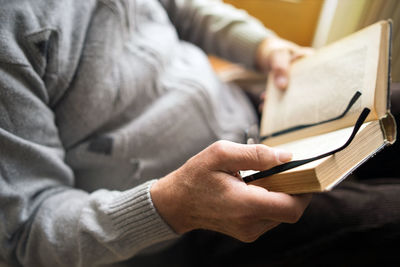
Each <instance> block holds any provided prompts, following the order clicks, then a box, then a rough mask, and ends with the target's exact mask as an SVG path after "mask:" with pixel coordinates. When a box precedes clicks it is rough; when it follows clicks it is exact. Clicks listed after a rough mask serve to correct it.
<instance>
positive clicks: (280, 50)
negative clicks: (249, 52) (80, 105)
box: [256, 36, 313, 90]
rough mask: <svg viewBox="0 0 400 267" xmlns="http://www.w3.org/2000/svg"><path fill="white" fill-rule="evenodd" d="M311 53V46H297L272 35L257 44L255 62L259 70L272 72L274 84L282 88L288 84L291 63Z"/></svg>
mask: <svg viewBox="0 0 400 267" xmlns="http://www.w3.org/2000/svg"><path fill="white" fill-rule="evenodd" d="M312 53H313V49H312V48H309V47H302V46H298V45H297V44H295V43H292V42H290V41H287V40H284V39H281V38H279V37H276V36H272V37H268V38H266V39H265V40H264V41H263V42H261V44H260V45H259V46H258V49H257V53H256V64H257V67H258V68H259V69H260V70H261V71H264V72H272V75H273V77H274V82H275V85H276V86H277V87H278V88H280V89H282V90H284V89H286V88H287V86H288V84H289V70H290V65H291V63H292V62H293V61H295V60H296V59H299V58H301V57H303V56H306V55H310V54H312Z"/></svg>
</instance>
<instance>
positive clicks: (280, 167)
mask: <svg viewBox="0 0 400 267" xmlns="http://www.w3.org/2000/svg"><path fill="white" fill-rule="evenodd" d="M360 96H361V92H359V91H357V92H356V94H355V95H354V96H353V98H352V99H351V101H350V103H349V105H348V106H347V108H346V110H345V111H344V112H343V113H342V114H341V115H339V116H337V117H335V118H333V119H329V120H325V121H323V122H320V123H314V124H305V125H300V126H296V127H291V128H289V129H294V128H296V129H303V128H306V127H311V126H314V125H319V124H322V123H327V122H330V121H333V120H337V119H340V118H342V117H344V115H346V113H347V112H348V111H349V110H350V108H351V107H352V106H353V104H354V103H355V102H356V101H357V99H358V98H359V97H360ZM369 113H370V109H369V108H364V109H363V111H362V112H361V114H360V116H359V117H358V119H357V121H356V123H355V125H354V128H353V132H352V133H351V135H350V137H349V139H348V140H347V141H346V143H345V144H343V145H342V146H341V147H339V148H337V149H334V150H332V151H329V152H327V153H324V154H321V155H319V156H315V157H312V158H308V159H303V160H294V161H290V162H287V163H284V164H281V165H278V166H275V167H273V168H271V169H269V170H265V171H260V172H257V173H254V174H252V175H249V176H245V177H243V181H244V182H246V183H249V182H251V181H255V180H258V179H261V178H265V177H268V176H271V175H273V174H276V173H279V172H283V171H287V170H290V169H293V168H296V167H299V166H301V165H304V164H307V163H310V162H312V161H315V160H319V159H322V158H325V157H328V156H330V155H333V154H335V153H337V152H339V151H341V150H343V149H345V148H346V147H347V146H348V145H350V143H351V142H352V141H353V139H354V137H355V136H356V134H357V132H358V131H359V130H360V128H361V126H362V125H363V123H364V122H365V120H366V119H367V117H368V115H369ZM298 127H301V128H298ZM289 129H287V130H289ZM250 130H251V129H250ZM287 130H286V132H285V133H287V132H290V131H294V130H290V131H287ZM253 131H254V129H253ZM280 132H283V131H280ZM250 138H251V140H253V141H254V140H255V139H253V138H254V137H249V138H248V139H247V140H250ZM260 139H261V138H260ZM264 140H265V139H264Z"/></svg>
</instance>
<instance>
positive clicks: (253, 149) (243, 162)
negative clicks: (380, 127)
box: [205, 141, 292, 173]
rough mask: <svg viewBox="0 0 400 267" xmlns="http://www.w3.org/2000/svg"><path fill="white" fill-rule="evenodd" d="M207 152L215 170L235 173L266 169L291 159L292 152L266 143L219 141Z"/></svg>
mask: <svg viewBox="0 0 400 267" xmlns="http://www.w3.org/2000/svg"><path fill="white" fill-rule="evenodd" d="M205 152H206V153H207V154H208V155H207V158H208V159H209V160H210V161H209V162H210V167H211V168H212V169H213V170H218V171H224V172H229V173H235V172H237V171H240V170H266V169H270V168H272V167H274V166H276V165H279V164H282V163H284V162H287V161H289V160H290V159H291V158H292V154H291V153H289V152H286V151H283V150H280V149H274V148H271V147H268V146H266V145H262V144H257V145H243V144H238V143H233V142H229V141H218V142H216V143H214V144H212V145H211V146H210V147H208V148H207V149H206V150H205Z"/></svg>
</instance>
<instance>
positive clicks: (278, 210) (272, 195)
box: [243, 185, 311, 223]
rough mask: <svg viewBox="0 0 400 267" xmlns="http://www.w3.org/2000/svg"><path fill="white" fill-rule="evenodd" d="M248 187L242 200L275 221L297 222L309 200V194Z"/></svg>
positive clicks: (258, 212)
mask: <svg viewBox="0 0 400 267" xmlns="http://www.w3.org/2000/svg"><path fill="white" fill-rule="evenodd" d="M248 187H249V190H248V192H249V193H248V194H247V195H246V196H243V201H247V203H252V206H253V209H254V211H255V212H256V213H257V214H263V216H264V218H265V219H268V220H273V221H277V222H286V223H295V222H297V221H298V220H299V219H300V217H301V215H302V214H303V212H304V210H305V208H306V207H307V206H308V204H309V202H310V200H311V194H303V195H288V194H284V193H277V192H269V191H267V190H265V189H264V188H261V187H258V186H254V185H249V186H248Z"/></svg>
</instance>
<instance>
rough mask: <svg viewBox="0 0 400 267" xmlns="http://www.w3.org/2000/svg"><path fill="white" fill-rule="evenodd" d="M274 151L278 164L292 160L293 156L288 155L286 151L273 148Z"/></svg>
mask: <svg viewBox="0 0 400 267" xmlns="http://www.w3.org/2000/svg"><path fill="white" fill-rule="evenodd" d="M274 151H275V156H276V159H277V160H278V161H280V163H285V162H288V161H290V160H291V159H292V156H293V155H292V153H290V152H288V151H286V150H282V149H279V148H275V149H274Z"/></svg>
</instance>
